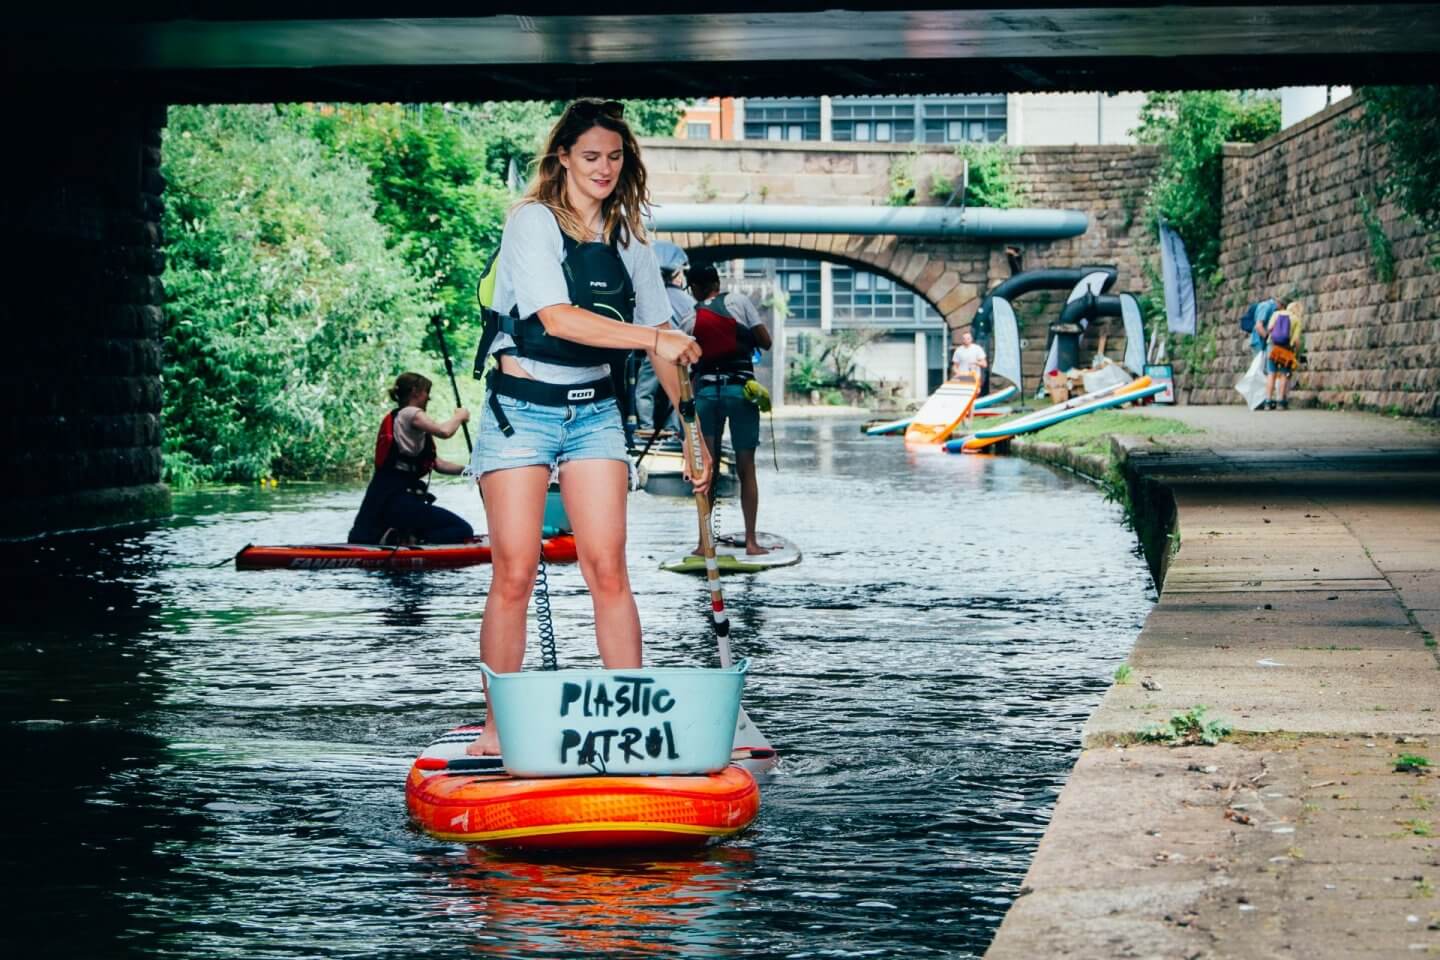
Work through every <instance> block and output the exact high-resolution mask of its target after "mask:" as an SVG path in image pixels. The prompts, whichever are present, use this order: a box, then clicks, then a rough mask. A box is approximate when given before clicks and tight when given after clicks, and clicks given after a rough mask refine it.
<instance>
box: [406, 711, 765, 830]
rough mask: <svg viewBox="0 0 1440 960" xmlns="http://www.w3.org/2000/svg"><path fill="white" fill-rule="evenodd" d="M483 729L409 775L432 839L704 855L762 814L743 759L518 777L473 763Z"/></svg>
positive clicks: (415, 811)
mask: <svg viewBox="0 0 1440 960" xmlns="http://www.w3.org/2000/svg"><path fill="white" fill-rule="evenodd" d="M483 729H484V727H483V726H481V725H468V726H462V727H457V728H456V729H454V730H451V731H450V732H448V733H446V734H444V735H442V736H441V737H439V738H438V739H437V740H435V742H433V743H431V744H430V746H428V747H426V748H425V751H424V752H423V753H421V754H420V756H419V757H418V758H417V759H416V760H415V763H414V765H413V766H412V767H411V768H410V775H409V778H408V779H407V781H406V784H405V803H406V806H407V807H408V809H409V811H410V816H411V817H412V819H414V821H415V822H416V824H418V825H419V826H420V828H421V829H423V830H424V831H425V832H426V833H428V834H430V835H431V836H433V837H437V838H439V839H442V840H463V841H468V842H472V843H480V844H484V845H487V846H493V847H499V848H504V849H511V850H532V851H547V850H598V849H610V850H619V849H654V848H672V849H673V848H697V847H704V846H707V845H709V844H712V843H718V842H720V841H721V840H724V839H725V838H727V837H731V836H734V835H735V834H737V833H739V832H741V831H742V830H744V829H745V828H746V827H748V826H749V825H750V824H751V823H752V822H753V821H754V820H755V817H756V816H757V815H758V814H759V812H760V787H759V786H758V785H757V784H756V782H755V778H754V777H753V776H751V774H750V772H749V771H748V770H746V769H745V767H744V766H743V765H742V763H741V762H739V760H738V759H737V762H734V763H731V764H730V765H729V766H727V767H725V768H724V769H722V770H720V771H719V772H716V773H708V774H692V775H658V776H609V775H600V776H572V777H518V776H511V775H510V774H508V773H507V772H506V771H505V764H504V760H503V759H501V758H500V757H470V756H466V755H465V747H466V745H467V744H469V743H470V741H472V740H474V739H475V738H476V737H477V736H479V735H480V733H481V731H482V730H483ZM736 752H737V753H740V752H742V751H738V750H737V751H736ZM768 752H769V754H770V755H771V756H773V753H774V751H773V750H772V751H768ZM744 759H752V758H750V757H749V755H748V753H747V755H746V757H745V758H744ZM753 759H754V760H765V759H768V758H765V757H755V758H753Z"/></svg>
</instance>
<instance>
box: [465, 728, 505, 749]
mask: <svg viewBox="0 0 1440 960" xmlns="http://www.w3.org/2000/svg"><path fill="white" fill-rule="evenodd" d="M465 753H466V754H468V755H469V756H472V757H498V756H500V733H499V731H497V730H496V729H495V728H494V727H492V726H488V725H487V726H486V727H485V730H484V732H483V733H481V734H480V736H478V737H476V738H475V739H474V740H472V741H471V742H470V743H469V744H468V745H467V746H466V747H465Z"/></svg>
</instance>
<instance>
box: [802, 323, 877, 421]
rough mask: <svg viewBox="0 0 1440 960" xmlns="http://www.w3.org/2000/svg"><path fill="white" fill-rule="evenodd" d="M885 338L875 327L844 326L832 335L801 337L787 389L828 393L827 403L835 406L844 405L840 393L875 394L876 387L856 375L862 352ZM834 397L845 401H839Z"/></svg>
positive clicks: (842, 396) (842, 395)
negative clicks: (868, 345) (866, 347)
mask: <svg viewBox="0 0 1440 960" xmlns="http://www.w3.org/2000/svg"><path fill="white" fill-rule="evenodd" d="M884 335H885V331H884V330H882V329H879V328H874V327H845V328H843V329H840V330H837V331H835V332H834V333H830V334H821V335H819V336H816V335H813V334H803V335H801V336H800V337H799V339H798V342H797V344H796V350H795V352H794V353H792V354H791V355H790V364H789V368H788V370H787V371H786V374H785V389H787V390H789V391H791V392H792V393H809V392H810V391H812V390H825V391H827V399H826V400H825V402H826V403H829V404H832V405H835V404H837V403H841V402H843V398H844V393H843V392H840V391H846V390H848V391H851V392H853V393H855V394H859V395H862V396H863V395H865V394H869V393H872V392H873V391H874V389H875V387H874V385H873V384H871V383H870V382H869V381H867V380H861V379H860V378H858V377H857V376H856V371H857V370H858V369H859V365H860V351H861V350H863V349H864V348H865V346H866V345H867V344H869V343H872V342H874V341H875V340H878V339H879V338H881V337H883V336H884ZM830 391H835V392H830ZM835 396H839V397H841V398H842V399H841V400H840V401H836V400H834V399H833V397H835Z"/></svg>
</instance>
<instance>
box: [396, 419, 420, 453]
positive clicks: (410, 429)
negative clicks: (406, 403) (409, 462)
mask: <svg viewBox="0 0 1440 960" xmlns="http://www.w3.org/2000/svg"><path fill="white" fill-rule="evenodd" d="M419 412H420V408H419V407H402V408H401V409H400V412H399V413H397V414H395V428H394V432H395V446H396V447H398V448H399V449H400V452H401V453H402V454H404V455H405V456H407V457H418V456H420V453H421V452H422V451H423V450H424V449H425V431H424V430H421V429H420V428H419V427H417V426H415V415H416V414H417V413H419Z"/></svg>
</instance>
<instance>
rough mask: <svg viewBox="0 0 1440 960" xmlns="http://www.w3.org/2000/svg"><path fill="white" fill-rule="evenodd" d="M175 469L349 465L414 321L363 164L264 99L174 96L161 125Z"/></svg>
mask: <svg viewBox="0 0 1440 960" xmlns="http://www.w3.org/2000/svg"><path fill="white" fill-rule="evenodd" d="M164 173H165V177H166V180H167V183H168V187H167V189H166V201H167V202H166V207H165V221H164V226H165V236H166V239H167V241H168V249H167V257H168V265H167V268H166V271H165V276H164V282H165V287H166V291H167V295H168V303H167V306H166V312H167V325H166V330H165V336H164V341H163V347H164V376H165V407H164V413H163V416H164V420H165V447H164V457H165V477H166V479H167V480H168V481H169V482H170V483H173V484H175V485H177V486H187V485H191V484H194V483H203V482H208V481H236V480H239V481H253V480H256V479H260V478H265V477H272V476H285V477H313V476H317V475H320V474H324V473H332V472H354V471H356V470H357V469H358V468H359V467H360V465H361V464H362V463H363V462H364V458H365V448H366V447H367V446H370V445H373V442H374V441H373V436H374V430H375V427H374V423H373V422H372V421H374V420H376V413H377V408H376V404H377V401H378V400H379V399H380V398H381V397H382V396H383V394H384V387H385V383H386V380H387V379H388V378H393V377H394V376H395V374H396V373H397V372H398V368H399V367H400V366H401V364H402V362H403V361H402V358H403V356H404V347H403V340H402V339H401V338H400V337H396V336H395V335H394V334H395V331H396V330H397V329H401V330H404V329H413V330H419V329H420V328H421V325H422V324H423V323H424V319H425V301H426V293H427V289H426V286H425V284H424V283H423V282H422V281H421V280H420V279H419V278H417V277H416V276H415V275H414V274H413V273H412V272H411V271H409V270H408V269H407V267H406V264H405V262H404V259H403V257H402V256H401V255H400V254H399V253H398V252H397V251H395V250H392V249H391V248H390V247H389V246H388V245H387V239H388V237H387V235H386V232H385V230H384V228H383V227H382V226H381V225H380V224H379V223H378V222H377V221H376V220H375V218H374V217H373V215H372V210H373V209H374V205H375V201H374V198H373V196H372V194H371V192H370V186H369V183H368V182H367V178H366V173H365V170H364V169H363V168H362V167H361V166H360V165H359V164H358V163H356V162H355V161H353V160H349V159H347V158H345V157H341V156H337V155H334V154H332V153H331V152H330V151H328V150H326V149H325V148H324V146H323V145H322V144H321V143H320V142H319V141H318V140H316V139H314V138H313V137H311V136H309V135H308V134H307V132H306V131H305V130H304V129H303V128H302V126H301V125H300V124H298V123H297V122H295V121H294V120H293V119H292V118H288V117H286V116H284V115H282V114H280V113H278V112H277V111H276V110H274V109H273V108H268V107H218V108H213V109H202V108H195V107H176V108H174V109H172V110H171V111H170V121H169V128H168V130H167V134H166V151H165V165H164Z"/></svg>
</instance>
